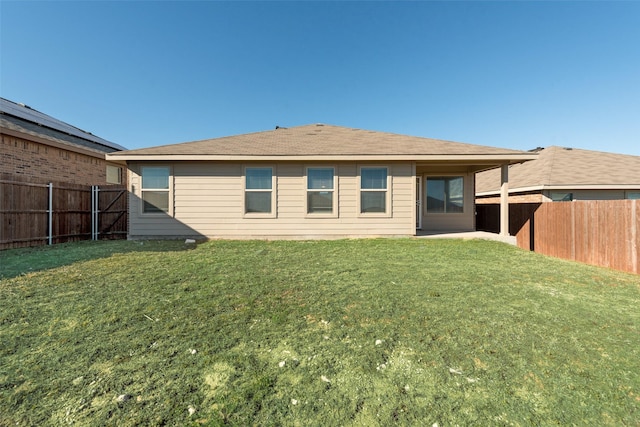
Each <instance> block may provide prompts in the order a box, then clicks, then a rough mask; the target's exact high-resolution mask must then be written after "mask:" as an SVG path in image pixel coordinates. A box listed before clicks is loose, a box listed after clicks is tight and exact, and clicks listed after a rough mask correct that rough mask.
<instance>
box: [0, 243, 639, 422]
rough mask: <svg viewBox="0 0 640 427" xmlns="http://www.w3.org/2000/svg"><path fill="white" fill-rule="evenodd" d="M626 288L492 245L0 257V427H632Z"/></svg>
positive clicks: (635, 312) (633, 330) (82, 246)
mask: <svg viewBox="0 0 640 427" xmlns="http://www.w3.org/2000/svg"><path fill="white" fill-rule="evenodd" d="M639 307H640V276H637V275H631V274H625V273H620V272H615V271H612V270H606V269H602V268H597V267H591V266H586V265H581V264H577V263H572V262H567V261H562V260H558V259H553V258H548V257H544V256H540V255H537V254H535V253H530V252H525V251H522V250H520V249H517V248H514V247H510V246H508V245H504V244H501V243H497V242H489V241H480V240H474V241H461V240H460V241H456V240H422V239H371V240H339V241H300V242H280V241H278V242H265V241H234V242H231V241H212V242H208V243H204V244H201V245H198V246H197V247H195V246H194V245H191V246H187V245H185V244H184V243H182V242H144V243H143V242H127V241H112V242H106V241H105V242H81V243H74V244H65V245H58V246H54V247H50V248H39V249H21V250H10V251H3V252H0V425H2V426H4V425H7V426H9V425H25V426H31V425H51V426H59V425H68V424H72V425H95V426H102V425H118V426H120V425H125V426H126V425H222V424H231V425H336V426H338V425H340V426H375V425H381V426H386V425H425V426H433V425H436V424H437V425H438V426H440V427H443V426H454V425H460V426H463V425H509V426H529V425H588V426H595V425H611V426H614V425H615V426H619V425H628V426H638V425H640V309H639Z"/></svg>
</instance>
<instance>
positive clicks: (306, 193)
mask: <svg viewBox="0 0 640 427" xmlns="http://www.w3.org/2000/svg"><path fill="white" fill-rule="evenodd" d="M309 169H333V189H331V190H326V189H320V190H318V189H316V190H310V189H309V179H308V176H309ZM337 170H338V168H337V167H336V166H335V165H309V166H306V167H305V169H304V212H305V216H306V217H307V218H338V216H339V212H338V209H339V204H338V197H339V194H338V181H339V179H338V175H337ZM310 191H313V192H322V191H331V192H333V196H332V198H331V202H332V207H331V213H318V212H311V213H310V212H309V192H310Z"/></svg>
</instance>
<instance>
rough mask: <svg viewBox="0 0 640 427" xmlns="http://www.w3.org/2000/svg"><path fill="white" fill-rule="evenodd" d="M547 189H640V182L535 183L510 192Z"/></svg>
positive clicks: (484, 193) (487, 193)
mask: <svg viewBox="0 0 640 427" xmlns="http://www.w3.org/2000/svg"><path fill="white" fill-rule="evenodd" d="M545 190H565V191H566V190H640V184H580V185H571V184H563V185H534V186H530V187H517V188H509V194H515V193H528V192H531V191H545ZM497 195H500V190H491V191H481V192H477V193H476V196H497Z"/></svg>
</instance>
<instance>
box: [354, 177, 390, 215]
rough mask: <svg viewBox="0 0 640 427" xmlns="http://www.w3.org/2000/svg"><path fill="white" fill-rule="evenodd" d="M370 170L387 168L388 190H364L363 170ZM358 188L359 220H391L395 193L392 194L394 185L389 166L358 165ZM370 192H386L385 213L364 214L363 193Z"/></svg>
mask: <svg viewBox="0 0 640 427" xmlns="http://www.w3.org/2000/svg"><path fill="white" fill-rule="evenodd" d="M368 168H375V169H381V168H385V169H386V170H387V188H386V189H365V190H363V189H362V182H361V177H362V169H368ZM357 181H358V182H357V186H358V196H357V209H358V217H359V218H391V216H392V215H391V208H392V203H391V199H392V197H393V193H392V184H393V180H392V175H391V167H390V166H389V165H386V164H385V165H376V164H373V165H369V164H365V165H358V180H357ZM363 191H364V192H369V191H386V193H387V194H386V197H385V212H362V206H361V202H362V192H363Z"/></svg>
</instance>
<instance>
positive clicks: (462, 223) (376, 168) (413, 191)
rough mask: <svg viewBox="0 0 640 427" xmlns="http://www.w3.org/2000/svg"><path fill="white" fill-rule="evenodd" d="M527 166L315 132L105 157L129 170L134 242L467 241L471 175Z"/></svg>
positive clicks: (424, 145) (369, 134) (479, 152)
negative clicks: (436, 237)
mask: <svg viewBox="0 0 640 427" xmlns="http://www.w3.org/2000/svg"><path fill="white" fill-rule="evenodd" d="M535 157H536V154H532V153H527V152H523V151H516V150H507V149H502V148H493V147H484V146H478V145H470V144H462V143H457V142H449V141H441V140H435V139H428V138H419V137H412V136H405V135H398V134H391V133H384V132H374V131H368V130H361V129H351V128H345V127H339V126H330V125H323V124H313V125H307V126H299V127H294V128H288V129H287V128H276V129H275V130H271V131H265V132H258V133H252V134H246V135H237V136H229V137H223V138H216V139H209V140H204V141H196V142H186V143H182V144H175V145H166V146H160V147H152V148H144V149H139V150H129V151H120V152H115V153H110V154H108V155H107V159H108V160H109V161H111V162H116V163H120V164H123V165H124V164H126V165H127V168H128V174H129V175H128V178H129V181H128V182H129V188H130V203H129V211H130V212H129V221H130V224H129V238H131V239H140V238H184V237H194V238H273V239H280V238H291V239H299V238H338V237H364V236H412V235H415V234H416V233H418V231H419V230H426V231H440V232H445V231H470V230H475V204H474V186H475V173H476V172H478V171H481V170H485V169H489V168H493V167H496V166H503V168H502V169H503V170H504V171H506V169H507V166H508V165H510V164H513V163H518V162H522V161H526V160H530V159H533V158H535ZM506 178H507V177H506V175H504V176H502V177H499V178H498V179H497V180H498V184H499V185H500V184H502V186H503V188H505V190H506V188H507V179H506ZM504 205H505V208H506V207H508V204H507V203H506V193H505V203H504ZM503 218H504V220H505V222H504V223H505V224H506V219H507V218H508V212H506V210H505V212H504V213H503ZM503 232H505V233H506V226H505V227H504V228H503Z"/></svg>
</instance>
